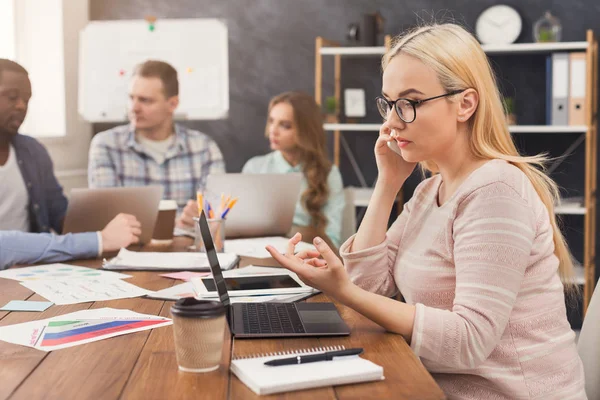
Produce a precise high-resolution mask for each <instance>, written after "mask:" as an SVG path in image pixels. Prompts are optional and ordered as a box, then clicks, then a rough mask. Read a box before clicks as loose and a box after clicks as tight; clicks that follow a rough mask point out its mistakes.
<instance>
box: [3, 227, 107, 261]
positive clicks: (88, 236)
mask: <svg viewBox="0 0 600 400" xmlns="http://www.w3.org/2000/svg"><path fill="white" fill-rule="evenodd" d="M98 247H99V242H98V233H97V232H86V233H69V234H67V235H63V236H59V235H54V234H51V233H27V232H18V231H0V269H5V268H8V267H11V266H13V265H15V264H33V263H38V262H61V261H66V260H70V259H79V258H94V257H97V256H98V253H99V249H98Z"/></svg>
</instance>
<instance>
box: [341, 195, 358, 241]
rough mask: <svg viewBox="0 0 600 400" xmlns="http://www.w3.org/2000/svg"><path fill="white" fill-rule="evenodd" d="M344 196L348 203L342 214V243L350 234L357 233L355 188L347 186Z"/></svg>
mask: <svg viewBox="0 0 600 400" xmlns="http://www.w3.org/2000/svg"><path fill="white" fill-rule="evenodd" d="M344 197H345V198H346V205H345V206H344V213H343V215H342V238H341V239H342V243H344V242H345V241H346V240H347V239H348V238H349V237H350V236H352V235H354V234H355V233H356V208H355V206H354V188H353V187H347V188H345V189H344Z"/></svg>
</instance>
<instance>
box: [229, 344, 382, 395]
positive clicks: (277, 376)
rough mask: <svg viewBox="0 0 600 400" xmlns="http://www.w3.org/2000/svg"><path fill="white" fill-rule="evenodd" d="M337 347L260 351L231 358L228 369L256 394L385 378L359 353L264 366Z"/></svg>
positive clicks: (375, 365) (377, 368)
mask: <svg viewBox="0 0 600 400" xmlns="http://www.w3.org/2000/svg"><path fill="white" fill-rule="evenodd" d="M342 347H343V346H342ZM340 349H341V348H335V349H333V348H313V349H301V350H297V351H292V352H286V353H277V355H263V354H261V355H255V356H251V357H249V358H242V359H234V360H232V361H231V372H233V373H234V374H235V375H236V376H237V377H238V378H239V379H240V380H241V381H242V382H244V384H246V386H248V387H249V388H250V389H252V391H253V392H254V393H256V394H259V395H262V394H272V393H281V392H290V391H294V390H301V389H309V388H316V387H322V386H332V385H344V384H348V383H358V382H368V381H377V380H383V379H384V376H383V367H381V366H379V365H377V364H375V363H372V362H371V361H369V360H365V359H364V358H361V357H360V356H347V357H338V358H336V359H334V360H332V361H319V362H312V363H306V364H296V365H283V366H277V367H271V366H268V365H264V362H265V361H269V360H274V359H278V358H287V357H293V356H294V355H296V354H314V353H321V352H324V351H332V350H340Z"/></svg>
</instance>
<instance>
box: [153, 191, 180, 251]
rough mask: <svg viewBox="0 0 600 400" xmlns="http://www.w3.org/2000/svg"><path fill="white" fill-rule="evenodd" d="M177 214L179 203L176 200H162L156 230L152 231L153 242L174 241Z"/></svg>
mask: <svg viewBox="0 0 600 400" xmlns="http://www.w3.org/2000/svg"><path fill="white" fill-rule="evenodd" d="M176 216H177V203H176V202H175V201H174V200H161V201H160V205H159V208H158V216H157V218H156V224H155V225H154V232H153V233H152V241H153V242H155V243H165V244H167V243H171V242H172V241H173V229H174V228H175V217H176Z"/></svg>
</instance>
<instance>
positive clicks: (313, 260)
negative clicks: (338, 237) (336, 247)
mask: <svg viewBox="0 0 600 400" xmlns="http://www.w3.org/2000/svg"><path fill="white" fill-rule="evenodd" d="M301 240H302V235H301V234H299V233H296V234H295V235H294V236H293V237H292V238H291V239H290V240H289V242H288V248H287V251H286V253H285V254H281V253H279V252H278V251H277V250H276V249H275V248H274V247H272V246H267V247H266V249H267V251H268V252H269V253H271V255H272V256H273V258H274V259H275V260H277V262H279V263H280V264H281V265H282V266H283V267H285V268H287V269H289V270H290V271H292V272H294V273H296V275H298V277H299V278H300V279H301V280H302V281H303V282H304V283H306V284H307V285H309V286H312V287H314V288H316V289H319V290H320V291H322V292H323V293H325V294H327V295H329V296H331V297H334V298H340V297H342V296H343V294H344V293H345V292H346V291H348V290H349V289H350V287H352V286H353V283H352V282H351V281H350V278H349V277H348V274H347V273H346V269H345V268H344V264H343V263H342V260H340V259H339V258H338V257H337V256H336V255H335V253H334V252H333V250H331V248H330V247H329V246H328V245H327V243H325V241H324V240H323V239H321V238H320V237H316V238H315V239H314V241H313V244H314V245H315V247H316V249H317V251H314V250H309V251H302V252H300V253H298V254H294V252H295V248H296V245H297V244H298V243H299V242H300V241H301Z"/></svg>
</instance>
